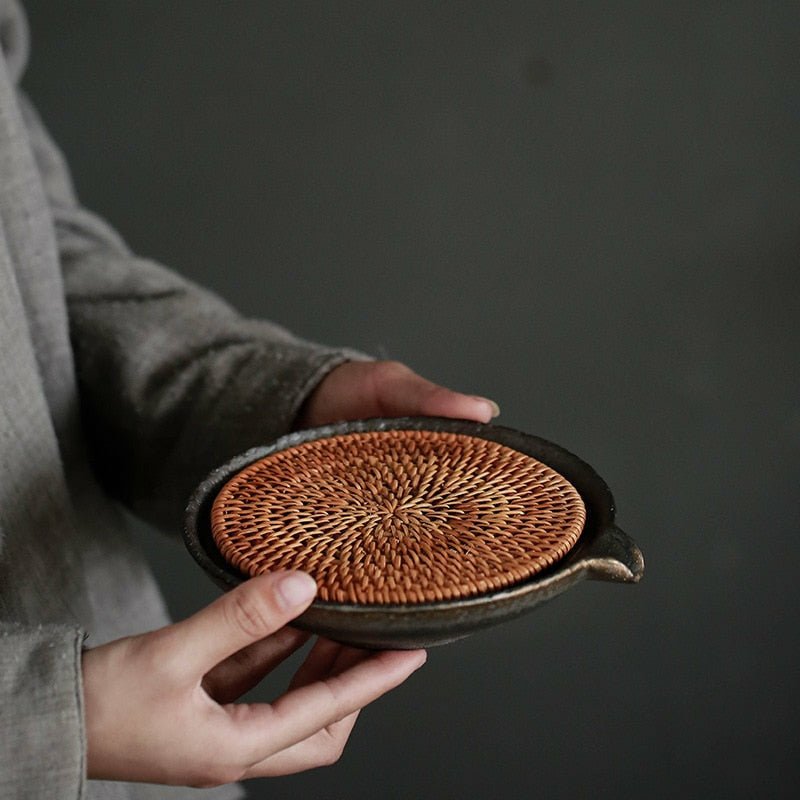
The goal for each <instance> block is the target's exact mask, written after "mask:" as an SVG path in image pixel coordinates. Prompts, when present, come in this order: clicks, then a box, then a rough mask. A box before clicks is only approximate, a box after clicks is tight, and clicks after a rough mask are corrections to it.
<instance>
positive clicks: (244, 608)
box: [171, 571, 317, 678]
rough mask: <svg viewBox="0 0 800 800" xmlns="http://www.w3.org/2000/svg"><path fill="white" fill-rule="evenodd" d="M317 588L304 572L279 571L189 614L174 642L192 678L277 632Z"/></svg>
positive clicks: (178, 626) (175, 630)
mask: <svg viewBox="0 0 800 800" xmlns="http://www.w3.org/2000/svg"><path fill="white" fill-rule="evenodd" d="M316 592H317V585H316V583H315V581H314V579H313V578H312V577H311V576H310V575H307V574H306V573H304V572H289V571H285V572H273V573H269V574H267V575H258V576H256V577H254V578H250V580H248V581H245V583H243V584H242V585H241V586H237V587H236V588H235V589H233V590H231V591H230V592H228V593H227V594H225V595H223V596H222V597H220V598H219V599H218V600H215V601H214V602H213V603H211V604H210V605H208V606H206V607H205V608H204V609H203V610H202V611H198V612H197V613H196V614H194V615H192V616H191V617H189V618H188V619H185V620H183V621H182V622H178V623H176V624H175V625H172V626H171V628H172V630H171V636H174V637H176V640H175V641H174V642H173V644H174V646H175V647H176V648H177V649H178V651H179V652H181V653H182V654H184V655H183V659H182V660H183V662H184V664H185V666H186V669H187V670H188V671H190V672H191V674H192V678H200V677H202V676H203V675H205V674H206V673H207V672H208V671H209V670H210V669H211V668H212V667H215V666H216V665H217V664H219V662H220V661H223V660H224V659H226V658H227V657H228V656H231V655H233V654H234V653H237V652H238V651H239V650H241V649H242V648H244V647H247V646H248V645H250V644H252V643H253V642H257V641H259V640H260V639H265V638H266V637H267V636H270V635H271V634H273V633H275V632H276V631H278V630H280V629H281V628H283V627H284V625H286V623H287V622H289V621H291V620H292V619H294V618H295V617H297V616H298V615H300V614H301V613H302V612H303V611H305V609H306V608H308V606H309V605H310V604H311V601H312V600H313V598H314V595H315V594H316Z"/></svg>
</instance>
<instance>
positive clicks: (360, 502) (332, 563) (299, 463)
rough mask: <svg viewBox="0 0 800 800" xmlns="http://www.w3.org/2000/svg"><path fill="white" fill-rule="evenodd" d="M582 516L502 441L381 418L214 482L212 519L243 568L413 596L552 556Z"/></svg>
mask: <svg viewBox="0 0 800 800" xmlns="http://www.w3.org/2000/svg"><path fill="white" fill-rule="evenodd" d="M585 521H586V509H585V507H584V504H583V501H582V499H581V497H580V495H579V494H578V492H577V490H576V489H575V488H574V487H573V486H572V484H571V483H569V482H568V481H567V480H566V479H565V478H563V477H562V476H561V475H559V473H557V472H556V471H555V470H553V469H551V468H550V467H548V466H547V465H545V464H543V463H541V462H540V461H537V460H536V459H535V458H532V457H531V456H528V455H525V454H524V453H521V452H519V451H517V450H514V449H512V448H510V447H506V446H505V445H501V444H498V443H497V442H494V441H490V440H488V439H482V438H479V437H475V436H469V435H465V434H458V433H449V432H440V431H429V430H384V431H368V432H359V433H348V434H343V435H339V436H332V437H328V438H323V439H317V440H313V441H309V442H305V443H303V444H299V445H295V446H293V447H288V448H287V449H285V450H279V451H277V452H274V453H272V454H270V455H268V456H266V457H265V458H262V459H261V460H259V461H256V462H255V463H253V464H251V465H250V466H248V467H246V468H245V469H243V470H242V471H241V472H239V473H238V474H236V475H235V476H234V477H233V478H231V479H230V480H229V481H228V482H227V483H226V484H225V485H224V486H223V488H222V489H221V491H220V492H219V494H218V495H217V497H216V499H215V501H214V504H213V507H212V512H211V531H212V536H213V538H214V541H215V543H216V545H217V547H218V548H219V550H220V552H221V553H222V555H223V556H224V557H225V559H226V560H227V561H228V562H229V563H231V564H233V565H234V566H235V567H237V568H238V569H239V570H241V571H242V572H244V573H245V574H247V575H258V574H261V573H264V572H272V571H275V570H280V569H302V570H304V571H306V572H308V573H310V574H311V575H312V576H313V577H314V578H315V579H316V581H317V585H318V598H319V599H320V600H324V601H331V602H335V603H354V604H367V605H369V604H375V605H381V604H418V603H431V602H437V601H442V600H453V599H460V598H467V597H473V596H476V595H480V594H485V593H487V592H492V591H495V590H497V589H502V588H504V587H507V586H510V585H512V584H514V583H517V582H519V581H523V580H525V579H527V578H530V577H531V576H533V575H535V574H536V573H538V572H540V571H541V570H543V569H545V568H546V567H548V566H550V565H551V564H553V563H555V562H556V561H557V560H559V559H560V558H562V557H563V556H564V555H565V554H566V553H567V552H568V551H569V550H570V548H571V547H572V546H573V545H574V544H575V542H576V541H577V539H578V537H579V536H580V534H581V531H582V530H583V526H584V523H585Z"/></svg>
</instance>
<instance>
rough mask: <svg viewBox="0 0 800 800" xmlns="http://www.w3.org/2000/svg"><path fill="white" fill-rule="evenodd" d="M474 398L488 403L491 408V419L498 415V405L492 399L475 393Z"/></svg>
mask: <svg viewBox="0 0 800 800" xmlns="http://www.w3.org/2000/svg"><path fill="white" fill-rule="evenodd" d="M475 399H476V400H480V401H481V402H483V403H488V404H489V408H491V410H492V419H494V418H495V417H499V416H500V406H499V405H497V403H495V401H494V400H490V399H489V398H488V397H478V396H477V395H475Z"/></svg>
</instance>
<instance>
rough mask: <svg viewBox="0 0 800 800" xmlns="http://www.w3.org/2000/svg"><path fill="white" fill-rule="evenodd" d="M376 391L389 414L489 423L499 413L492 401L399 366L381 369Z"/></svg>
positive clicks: (385, 411)
mask: <svg viewBox="0 0 800 800" xmlns="http://www.w3.org/2000/svg"><path fill="white" fill-rule="evenodd" d="M375 380H376V386H375V389H376V394H377V396H378V399H379V403H380V406H381V408H382V409H383V411H384V413H385V414H386V415H387V416H413V415H421V416H431V417H454V418H457V419H469V420H475V421H476V422H489V421H490V420H491V419H492V418H493V417H496V416H497V415H498V414H499V413H500V409H499V408H498V406H497V403H495V402H494V401H493V400H488V399H487V398H485V397H477V396H475V395H468V394H462V393H461V392H456V391H453V390H452V389H447V388H445V387H444V386H439V385H438V384H436V383H432V382H431V381H429V380H426V379H425V378H423V377H422V376H421V375H417V374H416V373H415V372H413V371H412V370H410V369H408V367H401V366H398V367H397V368H395V369H388V370H384V371H382V372H378V373H377V375H376V378H375Z"/></svg>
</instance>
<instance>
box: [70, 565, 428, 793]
mask: <svg viewBox="0 0 800 800" xmlns="http://www.w3.org/2000/svg"><path fill="white" fill-rule="evenodd" d="M315 593H316V586H315V584H314V581H313V580H312V579H311V578H310V577H309V576H308V575H305V574H304V573H301V572H276V573H271V574H269V575H261V576H258V577H256V578H251V579H250V580H248V581H247V582H245V583H244V584H242V585H241V586H239V587H237V588H236V589H234V590H233V591H231V592H229V593H227V594H226V595H224V596H223V597H220V598H219V599H218V600H216V601H215V602H213V603H212V604H211V605H209V606H207V607H206V608H205V609H203V610H202V611H200V612H198V613H197V614H195V615H194V616H192V617H190V618H189V619H186V620H184V621H183V622H178V623H177V624H175V625H169V626H167V627H165V628H161V629H160V630H157V631H153V632H151V633H146V634H143V635H140V636H132V637H128V638H125V639H119V640H117V641H114V642H110V643H109V644H106V645H102V646H100V647H96V648H94V649H91V650H86V651H85V652H84V654H83V692H84V708H85V717H86V739H87V768H88V775H89V777H90V778H100V779H106V780H126V781H146V782H150V783H162V784H175V785H188V786H195V787H201V786H216V785H220V784H223V783H229V782H232V781H236V780H240V779H244V778H256V777H265V776H274V775H285V774H289V773H292V772H298V771H300V770H304V769H310V768H312V767H316V766H321V765H323V764H330V763H333V762H334V761H336V759H337V758H338V757H339V755H340V753H341V751H342V749H343V747H344V745H345V743H346V741H347V738H348V736H349V734H350V731H351V730H352V728H353V725H354V724H355V720H356V716H357V715H358V711H359V709H361V708H362V707H363V706H365V705H366V704H367V703H370V702H372V701H373V700H375V699H376V698H377V697H379V696H380V695H382V694H383V693H384V692H387V691H388V690H390V689H392V688H394V687H395V686H398V685H399V684H400V683H402V682H403V681H404V680H405V679H406V678H407V677H408V676H409V675H410V674H411V673H412V672H414V670H416V669H417V668H418V667H420V666H422V664H423V663H424V662H425V651H424V650H413V651H405V652H393V651H383V652H368V651H364V650H358V649H354V648H350V647H345V646H343V645H338V644H335V643H333V642H330V641H327V640H325V639H320V640H318V641H317V643H316V645H315V646H314V647H313V648H312V650H311V651H310V653H309V655H308V657H307V658H306V660H305V662H304V663H303V664H302V665H301V667H300V668H299V670H298V671H297V673H296V675H295V676H294V678H293V680H292V682H291V684H290V685H289V688H288V690H287V692H286V693H285V694H283V695H282V696H281V697H279V698H278V699H277V700H275V701H274V702H272V703H255V704H244V703H242V704H236V703H235V702H234V701H235V700H236V699H237V698H239V697H240V696H241V695H242V694H243V693H244V692H246V691H248V690H249V689H251V688H252V687H253V686H255V685H256V684H257V683H258V682H259V681H260V680H261V678H263V677H264V675H265V674H266V673H268V672H269V671H270V670H272V669H274V667H275V666H276V665H277V664H279V663H280V662H281V661H282V660H283V659H285V658H286V657H287V656H288V655H289V654H291V653H292V652H294V651H295V650H296V649H297V648H298V647H300V646H301V645H302V644H303V643H304V642H305V640H306V638H307V634H304V633H301V632H300V631H296V630H293V629H291V628H288V627H284V626H285V625H286V623H288V622H289V621H290V620H291V619H293V618H294V617H296V616H297V615H298V614H300V613H302V612H303V611H304V610H305V609H306V608H307V607H308V605H309V604H310V603H311V600H312V599H313V596H314V594H315Z"/></svg>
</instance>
